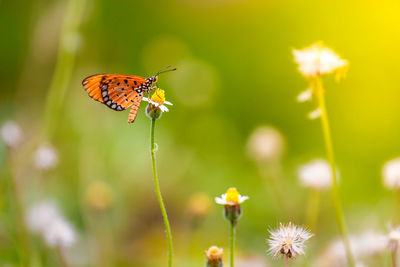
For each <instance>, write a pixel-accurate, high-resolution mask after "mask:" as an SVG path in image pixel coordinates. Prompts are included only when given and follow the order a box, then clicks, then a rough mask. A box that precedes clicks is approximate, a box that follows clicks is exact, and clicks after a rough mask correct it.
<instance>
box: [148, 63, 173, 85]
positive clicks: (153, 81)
mask: <svg viewBox="0 0 400 267" xmlns="http://www.w3.org/2000/svg"><path fill="white" fill-rule="evenodd" d="M170 68H171V65H168V66H166V67H165V68H162V69H161V70H159V71H158V72H157V74H156V75H154V76H151V77H150V78H149V79H148V80H149V81H150V82H152V83H157V82H158V75H160V74H161V73H164V72H169V71H174V70H176V68H173V69H170Z"/></svg>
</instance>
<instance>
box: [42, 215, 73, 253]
mask: <svg viewBox="0 0 400 267" xmlns="http://www.w3.org/2000/svg"><path fill="white" fill-rule="evenodd" d="M43 237H44V240H45V241H46V243H47V245H49V246H50V247H62V248H67V247H70V246H72V245H73V244H74V243H75V242H76V233H75V230H74V228H72V226H71V225H70V224H69V223H68V222H67V221H66V220H64V219H63V218H58V219H57V220H55V221H54V222H53V223H52V224H50V225H49V227H48V229H46V231H45V232H44V233H43Z"/></svg>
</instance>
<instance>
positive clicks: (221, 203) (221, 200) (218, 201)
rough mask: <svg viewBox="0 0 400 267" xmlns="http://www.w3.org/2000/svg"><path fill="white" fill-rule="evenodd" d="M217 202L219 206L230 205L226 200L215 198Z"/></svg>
mask: <svg viewBox="0 0 400 267" xmlns="http://www.w3.org/2000/svg"><path fill="white" fill-rule="evenodd" d="M215 202H216V203H217V204H220V205H227V204H228V203H227V202H226V200H225V198H224V199H222V198H220V197H216V198H215Z"/></svg>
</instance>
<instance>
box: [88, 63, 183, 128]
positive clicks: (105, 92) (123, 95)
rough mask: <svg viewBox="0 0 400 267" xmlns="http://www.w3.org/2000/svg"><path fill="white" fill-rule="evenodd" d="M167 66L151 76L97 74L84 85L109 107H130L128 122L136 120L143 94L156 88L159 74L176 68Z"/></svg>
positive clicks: (90, 77)
mask: <svg viewBox="0 0 400 267" xmlns="http://www.w3.org/2000/svg"><path fill="white" fill-rule="evenodd" d="M169 67H171V66H167V67H165V68H163V69H161V70H160V71H159V72H157V74H156V75H154V76H151V77H149V78H143V77H139V76H133V75H120V74H95V75H91V76H89V77H86V78H85V79H84V80H83V81H82V85H83V87H84V88H85V90H86V92H88V94H89V96H90V97H91V98H93V99H94V100H96V101H99V102H101V103H103V104H105V105H106V106H107V107H109V108H111V109H113V110H116V111H122V110H125V109H127V108H129V107H131V110H130V111H129V117H128V122H129V123H133V122H134V121H135V118H136V115H137V112H138V109H139V106H140V103H141V102H142V98H143V95H144V94H145V93H146V94H147V95H149V92H150V90H153V89H155V88H156V87H154V86H153V85H154V84H155V83H157V81H158V75H159V74H161V73H164V72H168V71H174V70H176V68H174V69H167V68H169Z"/></svg>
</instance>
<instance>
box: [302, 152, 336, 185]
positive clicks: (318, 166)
mask: <svg viewBox="0 0 400 267" xmlns="http://www.w3.org/2000/svg"><path fill="white" fill-rule="evenodd" d="M298 174H299V178H300V181H301V183H302V184H303V185H304V186H306V187H310V188H314V189H319V190H320V189H326V188H329V187H331V186H332V172H331V167H330V165H329V163H328V162H327V161H326V160H323V159H314V160H312V161H310V162H309V163H307V164H305V165H303V166H301V167H300V168H299V171H298Z"/></svg>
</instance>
